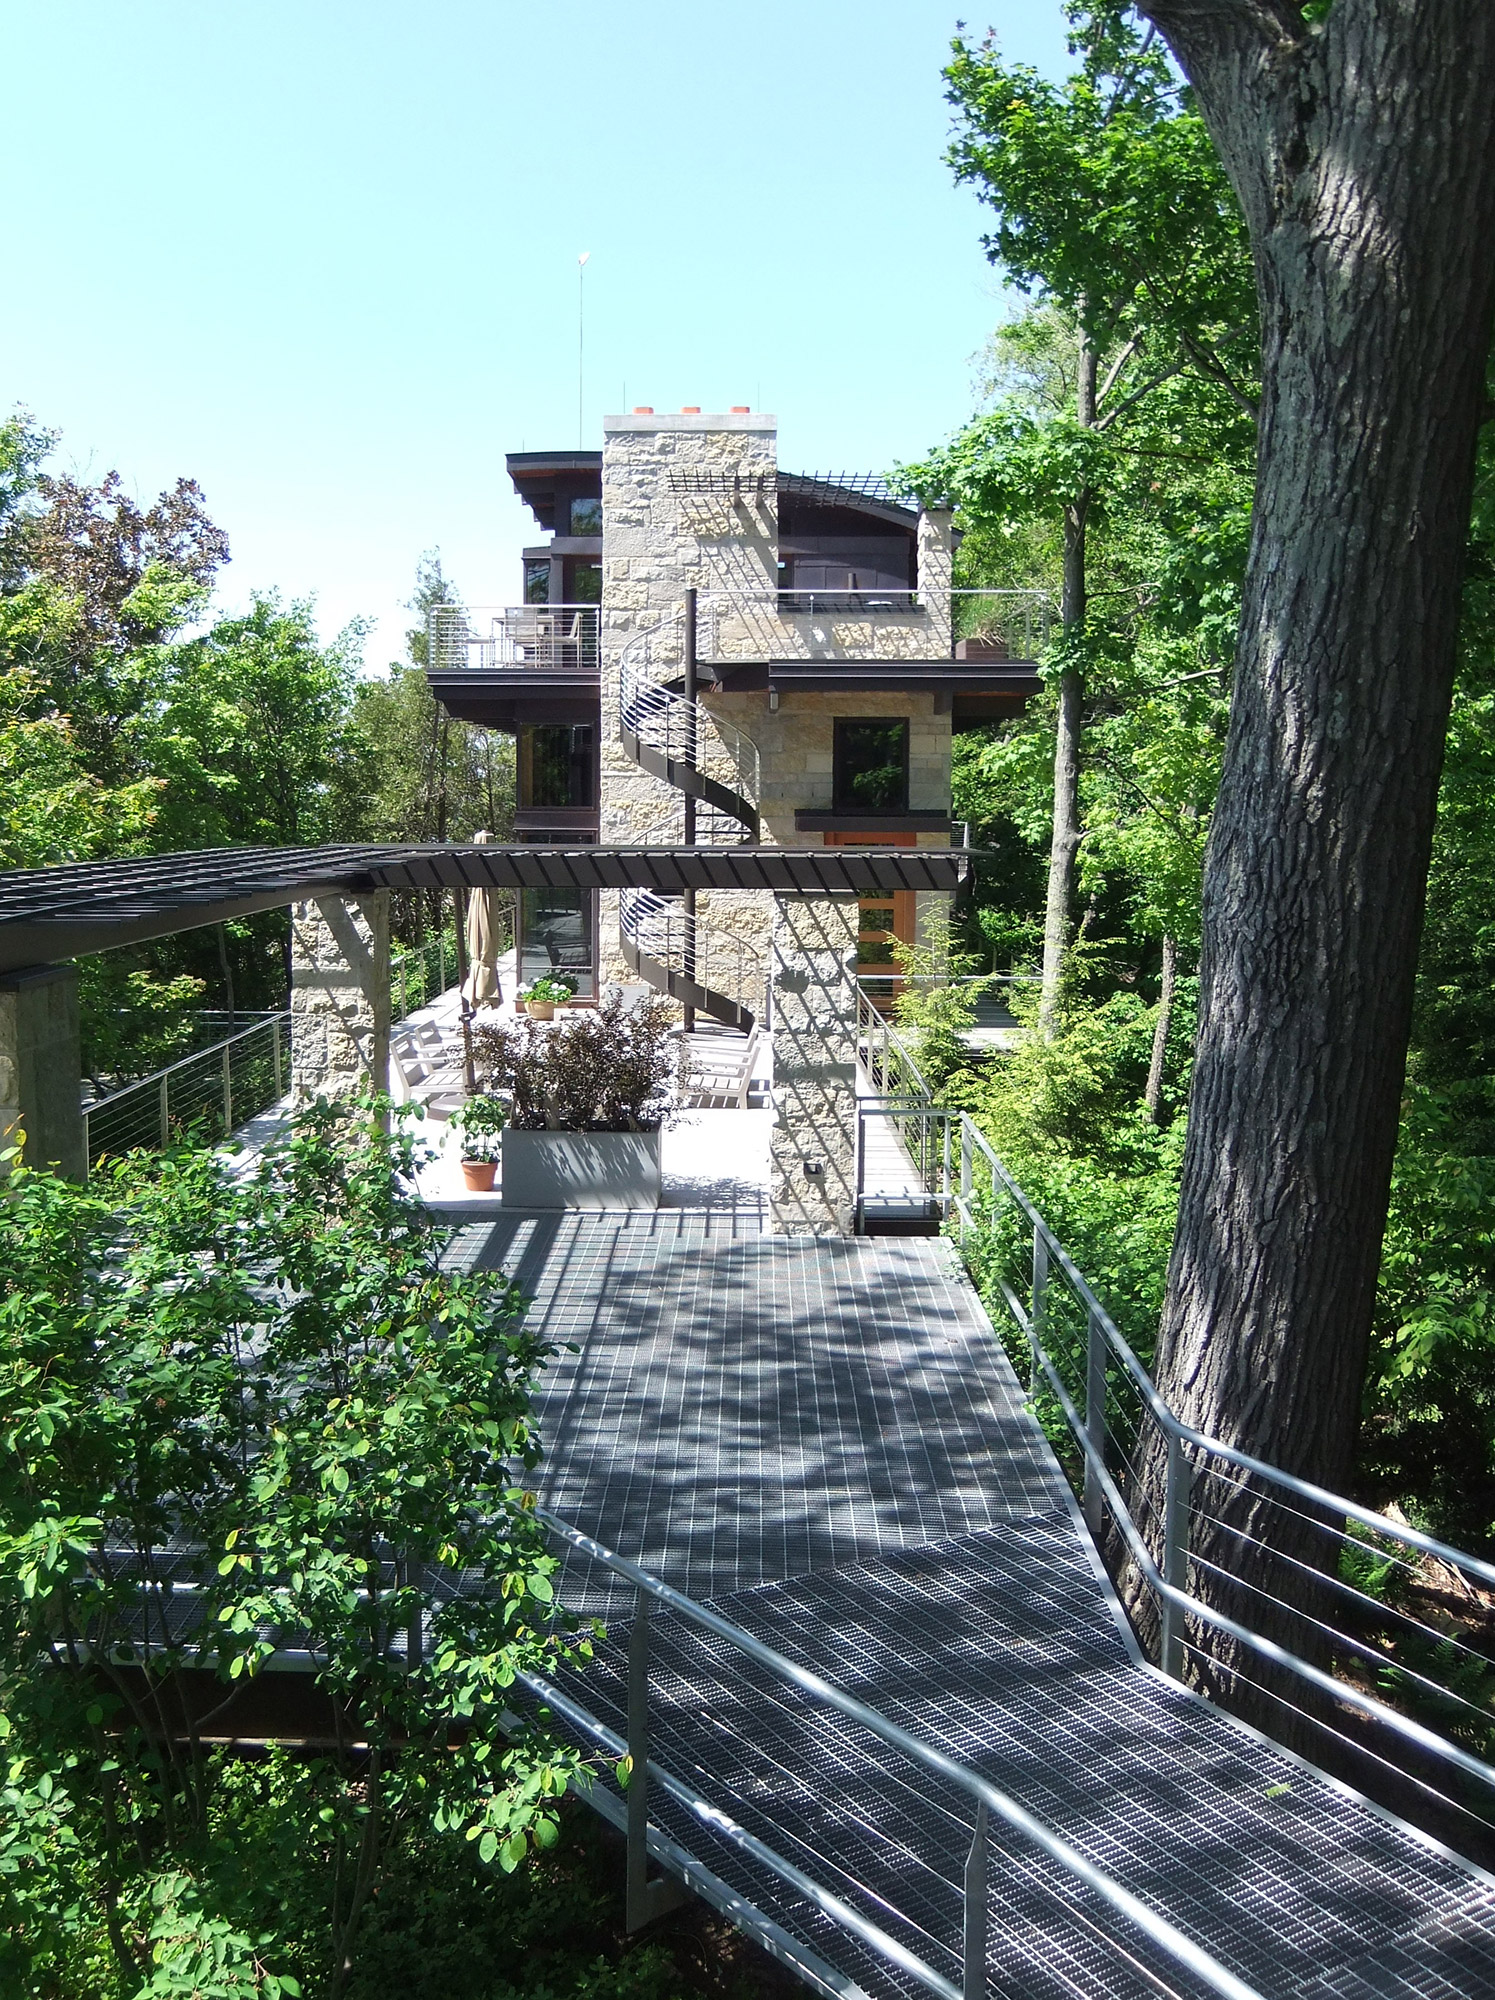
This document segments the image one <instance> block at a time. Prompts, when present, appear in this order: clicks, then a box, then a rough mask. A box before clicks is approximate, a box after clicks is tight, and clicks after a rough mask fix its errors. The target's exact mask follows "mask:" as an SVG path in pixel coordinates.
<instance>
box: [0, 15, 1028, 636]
mask: <svg viewBox="0 0 1495 2000" xmlns="http://www.w3.org/2000/svg"><path fill="white" fill-rule="evenodd" d="M958 6H959V0H956V4H955V5H951V6H949V7H947V6H945V5H942V4H931V0H797V4H795V0H758V4H756V5H755V6H752V7H742V6H732V7H702V6H700V5H699V4H695V5H689V6H687V5H683V4H678V0H621V3H620V0H613V4H611V5H608V4H597V0H573V4H571V5H569V6H566V7H559V6H550V7H541V6H537V5H535V4H534V0H529V4H520V3H519V0H435V3H434V4H428V5H426V6H425V7H421V8H417V7H415V6H412V5H410V4H408V0H406V4H401V5H395V4H391V0H358V4H352V0H293V3H292V4H287V0H239V4H235V5H226V4H212V5H207V6H205V5H203V4H202V0H190V4H183V0H131V4H130V5H129V6H120V5H118V4H114V0H45V4H41V0H0V63H3V70H4V74H5V77H6V88H5V123H6V139H5V151H6V159H7V178H8V182H9V187H8V193H7V201H6V259H5V263H6V270H7V275H8V278H9V284H8V287H7V292H8V296H7V298H6V300H5V304H4V309H3V313H0V407H7V408H8V407H9V406H11V405H13V404H16V403H21V404H24V405H26V406H28V407H29V408H30V409H32V410H33V411H35V413H36V415H37V416H38V417H39V418H41V419H42V420H43V421H44V422H45V423H47V424H49V425H52V426H54V427H56V428H58V429H60V430H61V432H62V434H63V436H62V442H61V446H60V450H59V454H58V458H57V460H56V461H55V462H56V463H57V464H58V465H59V466H62V467H66V468H68V469H73V470H76V471H79V472H81V473H82V474H83V475H85V476H89V477H99V476H101V475H102V474H103V473H104V472H106V471H108V470H109V469H110V468H118V470H119V471H120V472H121V474H122V475H123V477H124V479H125V481H126V483H127V484H128V485H129V486H130V487H131V489H132V490H134V491H135V492H136V493H138V494H139V495H141V496H142V497H149V496H151V495H153V494H154V493H155V492H156V491H158V490H159V489H160V488H161V487H162V486H164V485H167V484H169V483H170V482H171V481H173V480H174V479H175V478H176V477H177V475H178V474H183V473H185V474H190V475H191V476H193V477H195V478H197V479H198V480H199V481H200V482H201V484H202V486H203V487H204V489H205V491H206V494H207V497H208V503H209V506H210V509H211V511H212V513H213V515H214V517H215V519H217V520H218V522H219V523H220V524H221V525H222V526H223V527H224V528H225V529H226V530H227V532H228V535H229V538H230V541H231V544H232V547H233V554H234V560H233V563H232V565H231V567H230V569H229V570H228V571H227V572H225V576H224V581H223V586H222V592H221V595H222V598H223V600H224V601H225V602H226V603H227V604H229V605H237V604H240V603H242V602H243V601H244V600H246V599H247V597H248V594H249V592H250V590H251V589H255V588H266V587H278V588H279V589H280V590H282V591H283V592H285V593H286V594H288V595H302V594H306V593H315V595H316V597H317V600H318V605H319V618H320V622H321V624H322V628H323V630H324V632H327V633H330V632H331V631H332V630H334V629H336V628H337V627H338V626H339V625H341V624H342V623H343V621H344V620H346V619H348V618H350V617H352V616H354V615H355V614H364V615H367V616H369V617H371V618H373V619H375V620H376V621H378V629H377V631H376V634H375V636H374V638H373V640H372V641H371V643H370V645H369V648H368V659H369V663H370V665H382V664H383V663H384V662H385V661H386V660H387V659H388V658H389V657H390V655H391V653H393V652H397V651H398V650H399V646H400V634H401V631H402V629H403V624H404V618H403V614H402V612H401V610H400V604H401V601H402V600H403V599H404V598H405V597H407V596H408V595H409V592H410V588H411V582H412V577H413V572H414V567H415V563H416V559H417V557H418V556H419V555H420V553H421V551H422V550H424V549H428V548H433V547H439V548H440V550H441V553H442V558H443V561H444V563H445V565H446V568H447V571H448V574H450V575H451V576H453V577H454V578H455V579H456V581H457V583H458V584H459V586H460V587H461V589H462V590H463V592H464V593H465V595H466V596H467V598H468V600H469V601H470V602H500V603H503V602H510V601H512V599H513V596H514V593H515V589H516V584H517V577H518V563H517V551H518V549H519V548H520V546H521V545H522V543H523V542H524V541H526V540H530V539H534V538H536V536H537V533H538V531H537V530H536V529H535V527H534V525H533V522H532V521H531V520H530V519H529V517H528V515H527V514H525V513H524V512H523V511H522V510H521V509H520V507H519V505H518V503H517V501H516V500H515V499H514V497H513V495H512V492H511V490H510V489H509V486H508V482H507V480H506V478H505V476H504V471H503V454H504V452H505V451H506V450H515V449H520V448H523V447H528V448H529V449H531V450H533V449H537V448H542V447H550V446H554V445H557V444H559V445H566V446H569V445H574V444H575V443H576V442H577V351H576V304H577V300H576V294H577V255H578V253H579V252H580V251H582V250H588V251H590V252H591V259H590V262H589V264H588V266H587V270H586V287H587V298H586V374H585V394H584V401H583V407H582V419H583V420H582V442H584V443H585V444H587V445H588V446H596V445H598V444H600V442H601V418H602V415H603V413H604V411H612V410H616V409H618V408H620V407H622V406H623V403H624V399H625V390H626V399H627V402H628V403H629V404H630V405H631V404H634V403H650V404H652V405H654V407H655V408H656V409H661V410H665V409H676V408H679V406H680V405H681V404H683V403H698V404H700V405H702V406H703V407H704V408H706V409H722V408H725V407H727V406H729V405H731V404H733V403H748V404H751V405H752V406H753V407H754V408H755V409H768V410H772V411H774V412H776V413H777V415H778V417H779V420H780V458H781V462H782V463H784V464H785V465H787V466H789V467H790V468H791V469H794V468H798V469H801V470H806V471H810V470H814V469H816V468H842V467H845V468H850V469H858V470H867V471H880V470H883V469H885V468H886V467H887V466H888V464H889V463H890V462H891V461H892V460H893V459H895V458H899V457H909V456H912V455H913V454H915V453H917V452H920V451H921V450H923V449H924V448H925V447H926V446H927V445H929V444H930V443H932V442H934V441H935V440H936V439H938V438H940V437H942V436H944V435H945V434H946V433H948V432H949V431H950V430H951V429H952V428H953V427H954V426H955V425H956V424H958V423H959V422H960V421H961V420H962V418H963V417H964V416H965V415H966V414H967V413H968V411H969V407H970V401H971V374H972V367H971V362H972V357H973V355H974V354H975V353H976V352H977V350H978V349H979V348H980V346H981V344H982V342H983V340H984V338H985V336H986V334H987V332H988V331H989V329H990V326H991V325H992V323H993V322H994V320H995V319H996V318H997V317H999V316H1000V313H1001V310H1002V305H1001V295H1000V292H999V289H998V286H997V284H996V281H995V277H994V274H993V272H992V271H991V269H990V267H989V266H988V265H987V264H986V262H985V259H984V258H983V256H982V254H981V250H980V245H979V240H978V239H979V236H980V231H981V227H982V221H981V211H980V208H979V206H978V204H977V202H976V200H975V198H974V197H973V196H972V195H971V194H970V193H969V192H968V191H965V190H959V189H956V188H955V187H954V186H953V185H952V183H951V179H950V175H949V172H948V170H947V169H946V167H945V166H944V165H943V164H942V159H941V155H942V152H943V149H944V145H945V142H946V137H947V132H948V123H949V112H948V107H947V106H946V105H945V103H944V98H943V86H942V83H941V79H940V74H939V72H940V67H941V65H942V63H943V61H944V60H945V53H946V48H947V45H948V42H949V38H950V35H951V33H952V32H953V29H954V26H955V21H956V18H957V12H958ZM988 6H989V8H990V9H991V18H992V20H993V22H994V24H995V26H996V27H997V29H998V31H999V33H1000V35H1001V38H1002V41H1003V45H1004V48H1005V49H1006V50H1007V52H1008V53H1009V54H1010V55H1011V56H1014V57H1017V58H1019V59H1022V60H1025V61H1031V62H1034V63H1036V64H1038V65H1039V66H1040V67H1041V68H1044V69H1046V70H1048V71H1050V72H1054V73H1057V72H1058V71H1059V70H1061V69H1062V67H1063V63H1064V51H1063V34H1062V22H1061V19H1060V14H1059V7H1058V0H988ZM985 19H986V15H985V13H983V15H982V17H981V21H980V25H984V24H985ZM973 25H975V23H974V22H973Z"/></svg>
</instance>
